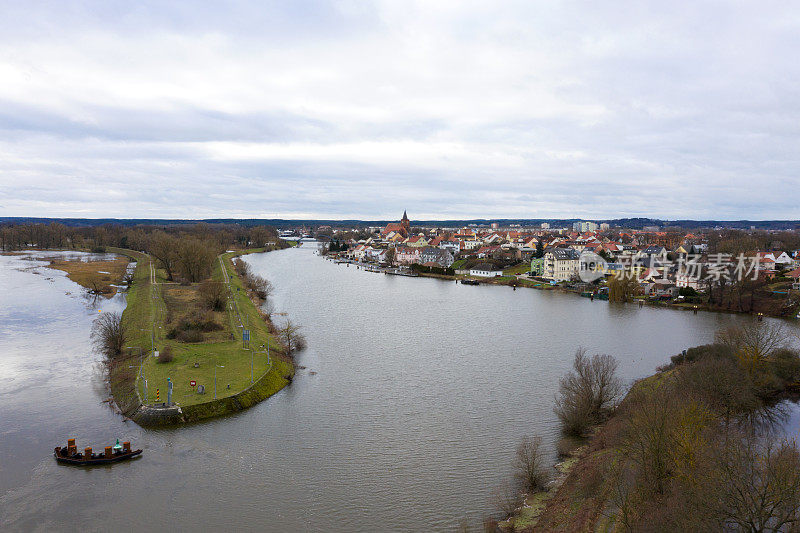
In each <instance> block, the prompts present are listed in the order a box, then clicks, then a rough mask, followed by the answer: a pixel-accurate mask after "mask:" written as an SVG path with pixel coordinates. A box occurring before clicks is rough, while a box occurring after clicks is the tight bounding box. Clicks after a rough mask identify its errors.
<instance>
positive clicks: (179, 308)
mask: <svg viewBox="0 0 800 533" xmlns="http://www.w3.org/2000/svg"><path fill="white" fill-rule="evenodd" d="M255 251H263V249H260V250H247V251H240V252H231V253H225V254H222V256H221V258H222V261H221V263H222V264H224V266H225V270H226V272H227V279H230V287H231V298H232V303H235V306H231V305H229V307H228V309H227V310H226V311H224V312H216V313H213V316H214V321H215V322H217V323H218V324H221V325H223V328H222V329H221V330H217V331H211V332H209V333H208V334H206V335H205V338H204V339H203V340H202V341H201V342H181V341H180V340H178V339H169V338H167V337H168V331H169V330H170V329H171V328H173V327H174V325H175V324H176V323H179V322H180V321H181V320H182V319H184V318H186V317H187V315H189V314H190V313H191V312H192V309H194V308H196V307H197V306H198V305H200V304H199V296H198V294H197V291H196V286H189V287H184V286H180V285H178V284H175V283H159V284H158V285H157V287H158V288H157V289H156V290H155V293H156V296H157V298H156V299H155V300H154V304H153V309H154V312H156V314H157V316H156V322H157V327H156V328H155V329H156V333H155V345H156V350H162V351H163V349H164V348H165V347H168V346H169V347H171V349H172V352H173V357H174V358H173V360H172V361H171V362H167V363H159V362H157V360H156V359H155V358H153V357H148V358H147V359H146V360H145V363H144V369H143V370H144V375H145V376H146V377H147V382H148V391H147V392H148V398H147V400H148V402H150V403H153V402H155V393H156V389H159V400H160V401H162V402H163V401H164V400H165V399H166V390H167V378H170V379H171V380H172V382H173V396H172V399H173V402H175V403H177V404H178V405H180V406H181V407H184V408H185V407H188V406H192V405H198V404H204V403H207V402H210V401H212V400H213V399H214V375H215V371H216V382H217V398H223V397H227V396H232V395H234V394H236V393H239V392H241V391H243V390H244V389H247V388H248V387H250V386H251V384H252V382H251V365H252V380H253V382H254V381H258V380H259V378H261V377H262V376H264V374H265V372H267V371H268V372H269V373H268V374H267V375H266V376H264V378H265V379H263V380H261V381H262V382H261V384H260V386H261V387H262V388H263V387H266V389H267V390H266V391H262V394H266V395H267V396H269V395H271V394H274V393H275V392H277V391H278V390H280V389H281V388H283V387H284V386H285V385H286V384H287V383H288V380H287V376H291V375H292V373H293V367H292V364H291V362H290V361H289V360H288V359H287V358H286V357H285V356H283V348H282V346H281V345H280V343H279V342H278V341H277V340H276V339H275V338H274V337H273V335H272V334H271V333H270V331H269V326H268V324H267V323H266V321H265V320H264V318H263V317H262V315H261V313H260V312H259V310H258V309H257V308H256V306H255V305H254V303H253V302H252V301H251V300H250V297H249V296H248V295H247V291H246V290H245V287H244V285H243V283H242V280H241V279H239V277H238V276H237V275H236V273H235V271H234V269H233V266H232V264H231V258H232V257H234V256H236V255H241V254H243V253H251V252H255ZM212 279H213V280H215V281H224V280H225V279H226V277H225V276H224V274H223V270H222V265H221V264H220V261H217V262H216V263H215V267H214V271H213V274H212ZM234 308H236V309H238V311H239V314H238V317H237V315H236V313H235V311H234ZM239 317H240V318H241V323H242V325H243V327H244V328H245V329H249V330H250V349H245V348H243V343H242V335H241V329H242V328H240V327H239ZM232 336H233V338H231V337H232ZM262 346H263V348H262ZM267 346H269V350H270V362H268V361H267ZM195 365H197V366H195ZM191 380H194V381H195V382H196V384H197V386H199V385H203V386H204V388H205V394H198V393H197V390H198V387H197V386H196V387H194V388H193V387H191V386H190V381H191ZM137 388H138V390H139V394H140V395H141V397H142V398H144V388H143V383H142V380H138V382H137ZM217 407H219V406H217ZM195 411H197V410H195ZM217 414H221V413H217ZM201 417H202V416H201Z"/></svg>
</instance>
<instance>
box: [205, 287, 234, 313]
mask: <svg viewBox="0 0 800 533" xmlns="http://www.w3.org/2000/svg"><path fill="white" fill-rule="evenodd" d="M199 293H200V299H201V300H202V301H203V304H205V306H206V307H208V308H209V309H213V310H214V311H224V310H225V305H226V304H227V303H228V290H227V287H226V286H225V284H224V283H222V282H219V281H204V282H203V283H201V284H200V288H199Z"/></svg>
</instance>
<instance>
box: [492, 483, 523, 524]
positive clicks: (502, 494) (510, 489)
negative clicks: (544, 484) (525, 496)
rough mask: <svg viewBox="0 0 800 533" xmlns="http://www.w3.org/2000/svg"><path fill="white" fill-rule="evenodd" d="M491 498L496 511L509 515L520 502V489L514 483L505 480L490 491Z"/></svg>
mask: <svg viewBox="0 0 800 533" xmlns="http://www.w3.org/2000/svg"><path fill="white" fill-rule="evenodd" d="M492 500H493V502H494V505H495V507H497V510H498V511H500V512H501V513H503V514H504V515H505V516H511V515H512V514H514V512H515V511H516V510H517V509H518V508H519V506H520V505H521V504H522V491H520V490H519V487H518V486H517V485H516V484H515V483H513V482H511V481H506V482H505V483H502V484H501V485H500V486H498V487H497V488H496V489H495V490H494V491H493V492H492Z"/></svg>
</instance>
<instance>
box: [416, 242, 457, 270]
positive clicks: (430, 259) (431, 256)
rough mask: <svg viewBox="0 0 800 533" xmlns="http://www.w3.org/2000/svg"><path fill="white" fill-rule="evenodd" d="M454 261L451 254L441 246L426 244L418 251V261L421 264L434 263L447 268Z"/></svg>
mask: <svg viewBox="0 0 800 533" xmlns="http://www.w3.org/2000/svg"><path fill="white" fill-rule="evenodd" d="M454 261H455V259H454V258H453V254H451V253H450V252H449V251H447V250H444V249H442V248H436V247H433V246H426V247H425V248H422V250H421V251H420V253H419V262H420V263H422V264H423V265H425V264H429V263H435V264H436V265H437V266H440V267H442V268H448V267H450V265H452V264H453V262H454Z"/></svg>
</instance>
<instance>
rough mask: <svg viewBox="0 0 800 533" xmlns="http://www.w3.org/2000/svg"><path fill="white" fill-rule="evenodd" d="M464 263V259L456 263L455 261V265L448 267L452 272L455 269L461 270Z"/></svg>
mask: <svg viewBox="0 0 800 533" xmlns="http://www.w3.org/2000/svg"><path fill="white" fill-rule="evenodd" d="M466 262H467V260H466V259H459V260H458V261H456V262H455V263H453V264H452V265H450V268H452V269H453V270H457V269H459V268H461V267H462V266H464V264H465V263H466Z"/></svg>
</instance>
